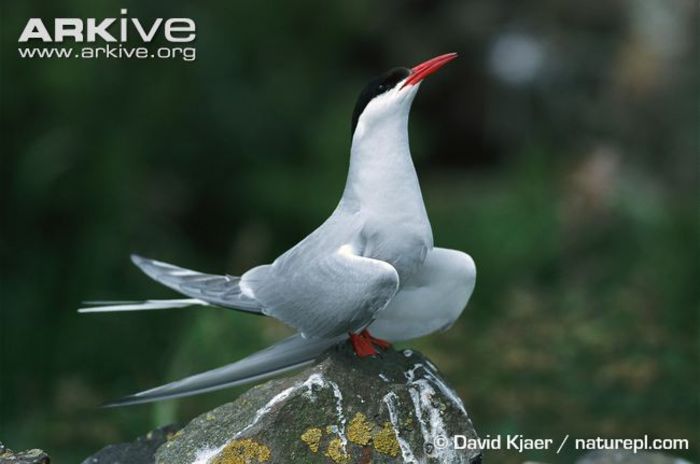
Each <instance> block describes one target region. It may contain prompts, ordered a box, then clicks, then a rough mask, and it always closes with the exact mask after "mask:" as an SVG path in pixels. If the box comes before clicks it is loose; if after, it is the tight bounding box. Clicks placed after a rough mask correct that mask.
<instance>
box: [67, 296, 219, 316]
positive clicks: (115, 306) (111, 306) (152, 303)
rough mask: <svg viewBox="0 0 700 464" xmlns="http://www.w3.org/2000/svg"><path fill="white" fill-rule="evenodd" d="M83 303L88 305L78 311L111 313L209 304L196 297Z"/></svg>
mask: <svg viewBox="0 0 700 464" xmlns="http://www.w3.org/2000/svg"><path fill="white" fill-rule="evenodd" d="M83 304H86V305H90V306H88V307H85V308H80V309H78V312H79V313H83V314H85V313H111V312H118V311H151V310H155V309H170V308H186V307H187V306H194V305H202V306H209V303H207V302H206V301H203V300H198V299H196V298H188V299H180V300H145V301H85V302H84V303H83Z"/></svg>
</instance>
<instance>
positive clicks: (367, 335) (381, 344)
mask: <svg viewBox="0 0 700 464" xmlns="http://www.w3.org/2000/svg"><path fill="white" fill-rule="evenodd" d="M360 335H361V336H363V337H365V338H366V339H367V340H369V341H370V343H372V344H373V345H376V346H378V347H379V348H381V349H383V350H388V349H389V348H391V342H388V341H387V340H384V339H381V338H376V337H373V336H372V335H370V333H369V331H368V330H367V329H365V330H363V331H362V332H360Z"/></svg>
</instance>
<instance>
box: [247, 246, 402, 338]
mask: <svg viewBox="0 0 700 464" xmlns="http://www.w3.org/2000/svg"><path fill="white" fill-rule="evenodd" d="M258 269H260V271H257V272H256V270H255V269H254V270H253V272H249V273H246V274H244V275H243V277H242V285H243V286H244V287H245V288H246V289H250V291H251V292H252V294H253V295H254V296H255V299H256V300H257V301H258V302H260V303H261V304H262V305H263V313H264V314H267V315H269V316H272V317H275V318H276V319H279V320H281V321H282V322H285V323H287V324H289V325H291V326H292V327H294V328H296V329H297V330H299V331H300V332H301V333H302V334H303V335H304V336H306V337H312V338H315V337H321V338H328V337H335V336H338V335H340V334H343V333H346V332H349V331H353V332H354V331H357V330H359V329H361V328H363V327H365V326H366V325H367V324H369V323H370V322H371V321H372V319H373V317H374V314H375V313H376V312H377V311H379V310H381V309H383V308H384V307H385V306H386V305H387V304H388V303H389V301H391V299H392V298H393V296H394V295H395V294H396V291H397V290H398V288H399V275H398V273H397V272H396V269H394V267H393V266H391V265H390V264H388V263H386V262H384V261H379V260H376V259H372V258H366V257H363V256H358V255H356V254H354V253H353V252H352V250H351V248H350V246H349V245H344V246H342V247H340V248H339V249H338V250H337V251H335V252H332V253H330V254H327V255H321V256H318V257H315V258H313V259H311V260H309V261H305V260H299V261H298V262H294V263H284V266H278V265H277V264H273V265H271V266H264V267H262V268H258Z"/></svg>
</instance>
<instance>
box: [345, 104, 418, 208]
mask: <svg viewBox="0 0 700 464" xmlns="http://www.w3.org/2000/svg"><path fill="white" fill-rule="evenodd" d="M343 200H344V201H349V202H353V203H359V204H360V205H361V206H362V207H379V208H381V207H382V206H385V207H388V208H392V207H396V206H398V205H402V206H403V207H407V206H411V205H412V204H415V203H419V204H420V207H421V208H422V207H423V199H422V197H421V193H420V186H419V184H418V178H417V176H416V170H415V168H414V167H413V161H412V160H411V152H410V150H409V146H408V109H407V110H406V111H405V112H402V113H401V114H396V115H395V117H392V118H385V119H382V120H380V121H375V122H374V123H373V124H371V125H365V124H362V121H360V124H359V125H358V127H357V129H356V130H355V134H354V135H353V139H352V148H351V153H350V169H349V172H348V180H347V184H346V186H345V192H344V193H343Z"/></svg>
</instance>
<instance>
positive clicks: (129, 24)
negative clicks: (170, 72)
mask: <svg viewBox="0 0 700 464" xmlns="http://www.w3.org/2000/svg"><path fill="white" fill-rule="evenodd" d="M120 13H121V16H120V17H116V18H100V19H98V18H54V19H53V20H52V21H51V22H45V21H44V20H43V19H42V18H29V20H28V21H27V24H26V25H25V26H24V29H23V30H22V32H21V34H20V36H19V39H18V40H17V41H18V42H19V43H21V44H27V45H29V44H36V43H40V44H41V45H42V46H41V47H24V48H22V47H20V48H18V52H19V55H20V57H21V58H83V59H92V58H137V59H148V58H161V59H163V58H165V59H167V58H181V59H182V60H184V61H194V59H195V58H196V49H195V48H194V47H191V46H190V47H183V46H177V45H175V46H174V45H169V46H161V47H158V48H156V49H153V50H149V48H148V47H147V46H144V45H141V46H136V47H128V46H126V45H125V44H127V43H133V42H141V43H142V44H151V43H152V42H154V40H157V41H158V42H160V41H165V42H166V43H168V44H186V43H191V42H193V41H194V40H195V39H196V37H197V25H196V23H195V22H194V20H193V19H191V18H168V19H164V18H155V19H154V20H152V21H143V20H141V19H139V18H134V17H128V16H127V13H128V11H127V9H126V8H122V9H121V10H120ZM47 23H48V24H47ZM48 43H52V44H61V45H64V44H69V43H70V44H81V45H83V46H82V47H78V48H73V47H58V48H55V47H49V46H46V45H45V44H48ZM97 43H101V44H104V46H96V45H95V44H97ZM88 44H89V45H88ZM112 44H116V45H112Z"/></svg>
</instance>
